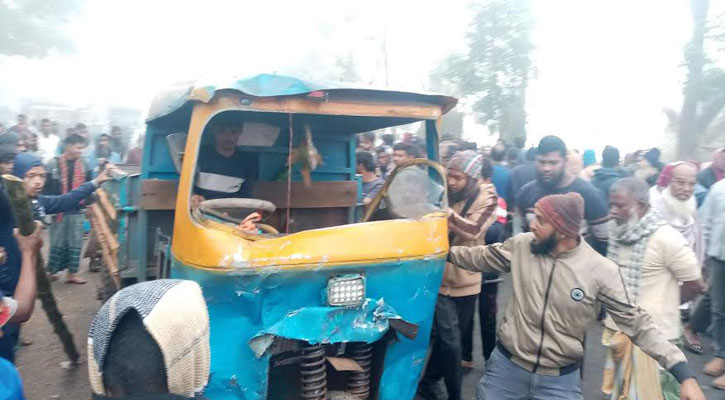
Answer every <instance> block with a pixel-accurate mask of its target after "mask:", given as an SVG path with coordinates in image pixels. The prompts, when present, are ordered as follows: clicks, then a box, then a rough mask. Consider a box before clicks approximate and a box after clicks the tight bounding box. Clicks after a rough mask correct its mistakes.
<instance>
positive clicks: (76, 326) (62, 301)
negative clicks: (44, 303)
mask: <svg viewBox="0 0 725 400" xmlns="http://www.w3.org/2000/svg"><path fill="white" fill-rule="evenodd" d="M85 269H86V267H85V265H84V266H82V267H81V270H82V271H85ZM82 276H84V277H85V278H86V279H89V283H88V284H86V285H83V286H77V285H68V284H65V283H63V282H62V281H58V282H55V283H54V284H53V291H54V293H55V296H56V299H57V300H58V303H59V306H60V308H61V311H62V312H63V313H64V315H66V321H67V322H68V324H69V328H70V329H71V331H72V333H73V335H74V339H75V342H76V344H77V346H78V350H79V351H80V352H81V360H82V364H81V365H80V366H79V367H78V368H76V369H74V370H65V369H62V368H60V367H59V364H60V362H61V361H64V360H65V356H64V355H63V351H62V349H61V347H60V345H59V344H58V341H57V339H56V337H55V335H54V334H53V332H52V329H51V327H50V325H49V324H48V322H47V320H46V317H45V314H44V313H43V311H42V309H41V308H40V305H39V304H38V306H37V307H36V312H35V313H34V315H33V317H32V318H31V320H30V321H29V322H28V323H27V324H25V326H24V328H23V336H24V337H26V338H29V339H32V340H33V341H34V344H33V345H32V346H29V347H24V348H22V349H21V350H20V351H19V352H18V368H19V370H20V373H21V375H22V376H23V379H24V380H25V391H26V397H27V398H28V399H29V400H45V399H53V400H77V399H87V398H89V393H90V387H89V384H88V372H87V365H86V363H85V360H86V335H87V332H88V326H89V325H90V321H91V319H92V318H93V315H94V314H95V312H96V311H97V310H98V308H99V307H100V304H99V302H98V301H96V300H94V294H95V293H94V283H95V281H96V279H97V278H98V275H97V274H91V273H88V272H83V273H82ZM499 293H500V294H499V296H500V297H499V304H501V305H503V304H505V302H506V301H507V300H508V298H509V297H510V293H511V285H510V283H509V282H508V281H506V282H504V283H502V287H501V289H500V291H499ZM476 329H477V328H476ZM600 337H601V326H600V325H598V324H597V325H595V326H593V327H592V328H591V330H590V332H589V335H588V337H587V355H586V360H585V367H584V398H585V399H586V400H590V399H595V400H598V399H601V396H600V394H599V387H600V385H601V377H602V367H603V364H604V361H603V359H604V348H603V346H601V345H600V344H599V343H598V340H599V338H600ZM478 338H479V336H478V331H476V332H475V333H474V340H475V342H474V346H475V349H474V350H475V351H474V362H475V364H476V367H475V369H473V370H472V371H469V372H467V373H466V375H465V378H464V395H465V397H464V398H465V399H473V398H474V393H475V386H476V383H477V382H478V380H479V379H480V377H481V375H482V374H483V359H482V356H481V350H480V342H479V339H478ZM687 355H688V357H689V358H690V361H691V363H692V367H693V370H695V371H696V372H697V373H698V375H699V376H698V379H699V381H700V383H701V385H702V386H703V389H704V391H705V393H706V395H707V398H708V399H725V393H724V392H718V391H716V390H714V389H710V388H709V386H708V385H709V382H710V378H708V377H706V376H703V375H702V374H700V373H699V371H700V370H701V368H702V365H703V364H704V363H705V362H707V361H708V359H707V358H706V357H705V356H695V355H693V354H691V353H687ZM212 400H213V399H212Z"/></svg>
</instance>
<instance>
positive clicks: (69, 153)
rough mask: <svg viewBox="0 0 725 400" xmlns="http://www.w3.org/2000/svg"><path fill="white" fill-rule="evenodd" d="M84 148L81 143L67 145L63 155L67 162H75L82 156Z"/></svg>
mask: <svg viewBox="0 0 725 400" xmlns="http://www.w3.org/2000/svg"><path fill="white" fill-rule="evenodd" d="M84 148H85V146H84V145H83V143H76V144H69V145H68V146H65V154H66V157H67V158H68V159H69V160H75V159H77V158H79V157H80V156H81V154H83V149H84Z"/></svg>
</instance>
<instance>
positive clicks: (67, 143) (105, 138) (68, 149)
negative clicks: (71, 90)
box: [0, 115, 133, 386]
mask: <svg viewBox="0 0 725 400" xmlns="http://www.w3.org/2000/svg"><path fill="white" fill-rule="evenodd" d="M39 125H40V130H39V132H36V131H35V129H33V128H31V127H30V126H29V125H28V124H27V118H26V117H25V116H24V115H19V116H18V118H17V124H16V125H14V126H12V127H11V128H10V129H8V130H7V131H5V130H2V131H1V132H0V173H1V174H11V175H14V176H16V177H18V178H20V179H22V180H23V186H24V189H25V193H26V194H27V196H28V197H29V199H30V200H31V204H32V207H33V209H32V212H33V218H34V219H35V220H36V222H37V223H38V226H39V228H38V232H36V233H35V234H33V235H31V236H30V237H28V238H24V237H21V236H18V235H17V234H14V233H13V232H14V229H15V219H14V217H13V214H12V211H11V207H10V203H9V200H8V197H7V196H6V195H5V194H4V193H3V194H2V195H0V293H1V294H2V296H4V300H3V305H1V306H0V311H5V312H6V314H7V315H11V314H13V316H12V317H9V318H5V319H2V318H0V325H3V326H2V334H1V335H0V358H2V359H4V360H7V361H8V362H13V361H14V358H15V351H16V349H17V348H18V346H20V345H21V344H22V345H30V344H32V342H30V341H29V340H21V339H20V327H21V324H22V323H23V322H25V321H26V320H27V319H28V318H29V317H30V314H31V313H32V310H33V304H34V300H35V291H36V289H35V288H36V284H35V281H36V280H35V263H36V262H37V260H36V258H35V256H36V251H35V250H37V248H39V246H41V240H40V235H41V233H40V232H41V231H43V230H45V229H47V230H48V232H49V238H50V240H49V242H50V243H49V257H48V262H47V264H46V265H45V268H46V270H47V274H48V277H49V278H50V279H53V280H55V279H57V278H58V274H59V272H61V271H64V270H67V274H66V276H65V282H66V283H68V284H85V283H86V281H85V280H84V279H83V278H81V277H80V276H79V275H78V274H77V272H78V268H79V265H80V259H81V247H82V240H83V237H84V233H85V230H84V226H83V225H84V216H83V214H82V213H81V209H82V207H83V206H84V205H86V204H87V203H88V202H89V201H90V196H91V194H93V193H94V192H95V190H96V189H98V188H99V187H100V185H101V184H103V183H104V182H106V181H108V180H109V179H111V178H110V176H111V173H112V171H114V170H115V169H116V167H115V165H114V164H113V163H117V162H120V161H121V155H122V154H125V153H128V156H127V158H131V157H132V156H133V154H132V153H133V152H132V150H133V149H131V150H125V149H124V148H123V147H118V146H121V143H123V142H124V140H123V137H122V136H123V135H122V133H121V132H120V130H119V129H118V128H113V129H111V131H112V132H115V133H114V134H112V135H108V134H100V135H97V137H96V138H95V139H96V140H95V145H94V146H93V147H92V148H89V147H88V143H89V141H90V140H91V137H90V135H89V133H88V130H87V128H86V126H85V125H84V124H82V123H79V124H76V125H75V126H74V127H73V128H72V129H69V131H68V132H67V135H66V136H65V137H64V138H62V139H61V138H60V137H59V136H58V135H57V133H55V131H54V126H56V127H57V124H53V123H52V122H50V121H49V120H47V119H42V120H41V121H40V124H39ZM114 143H115V144H114ZM3 192H4V190H3ZM26 253H30V254H26ZM1 313H2V312H0V314H1ZM0 386H2V385H0Z"/></svg>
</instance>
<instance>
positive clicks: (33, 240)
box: [13, 221, 43, 254]
mask: <svg viewBox="0 0 725 400" xmlns="http://www.w3.org/2000/svg"><path fill="white" fill-rule="evenodd" d="M42 230H43V226H42V225H41V224H40V222H38V221H35V232H33V233H31V234H30V235H28V236H23V235H21V234H20V232H19V231H18V228H15V231H14V232H13V235H14V236H15V239H16V240H17V241H18V247H20V251H21V252H22V253H30V254H35V252H37V251H39V250H40V248H41V247H43V239H41V238H40V232H41V231H42Z"/></svg>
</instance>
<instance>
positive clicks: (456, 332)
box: [421, 294, 475, 400]
mask: <svg viewBox="0 0 725 400" xmlns="http://www.w3.org/2000/svg"><path fill="white" fill-rule="evenodd" d="M474 301H475V296H474ZM461 354H462V353H461V327H460V326H459V321H458V310H457V308H456V298H455V297H450V296H443V295H441V294H439V295H438V299H437V300H436V307H435V316H434V317H433V329H432V331H431V354H430V358H429V359H428V366H427V367H426V370H425V373H424V374H423V379H422V381H421V385H422V386H424V387H432V386H434V385H435V383H436V382H438V380H440V379H441V378H443V381H444V383H445V385H446V390H447V391H448V399H449V400H460V399H461V384H462V379H463V373H462V371H461Z"/></svg>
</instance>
